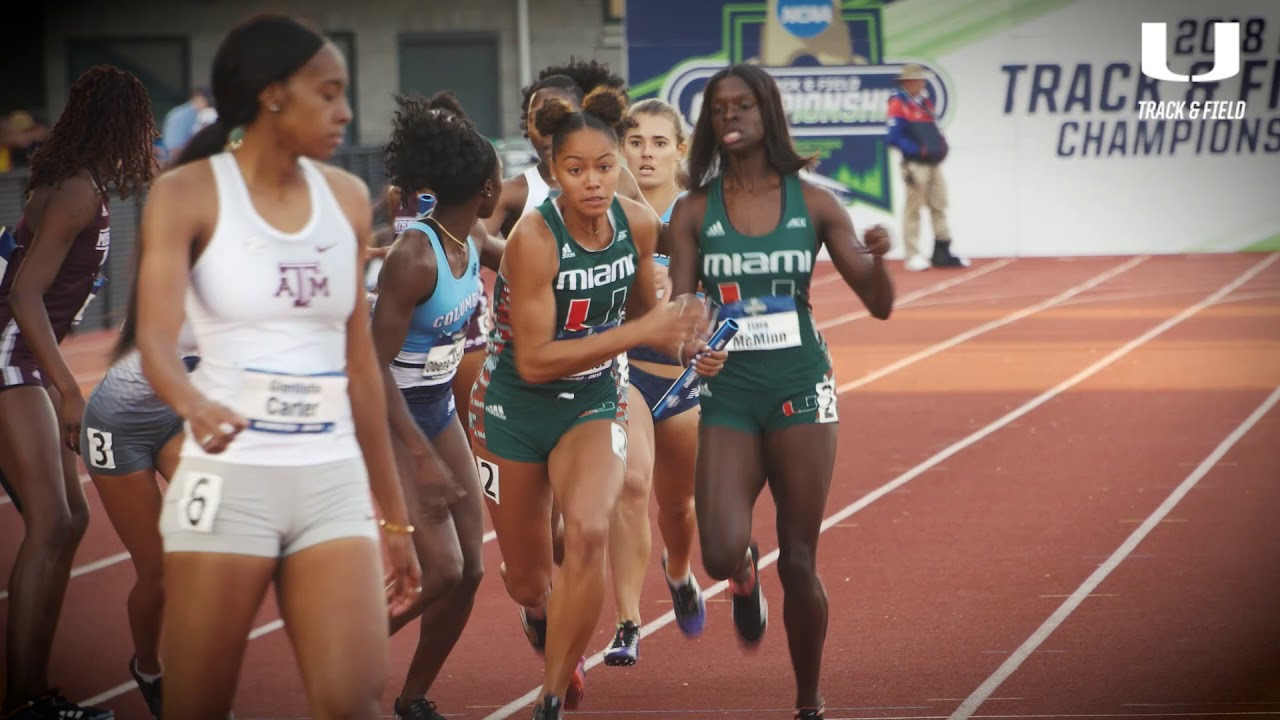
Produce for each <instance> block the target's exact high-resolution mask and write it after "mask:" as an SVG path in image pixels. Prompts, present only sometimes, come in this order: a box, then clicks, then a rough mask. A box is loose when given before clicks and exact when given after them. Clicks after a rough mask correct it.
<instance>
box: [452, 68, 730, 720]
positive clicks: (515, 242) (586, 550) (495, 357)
mask: <svg viewBox="0 0 1280 720" xmlns="http://www.w3.org/2000/svg"><path fill="white" fill-rule="evenodd" d="M582 108H583V110H582V111H581V112H574V111H573V110H572V108H570V107H569V105H568V104H567V103H564V102H563V101H560V100H556V99H551V100H548V101H547V102H546V103H545V104H544V105H543V106H542V108H541V109H540V110H539V112H538V115H537V118H536V122H537V123H538V127H539V130H540V131H541V132H542V134H543V135H545V136H546V137H549V138H551V171H552V174H553V175H554V176H555V178H556V180H557V181H558V183H559V185H560V187H561V188H562V189H563V192H562V194H561V195H560V196H559V197H557V198H553V199H549V200H547V201H546V202H545V203H543V204H542V205H541V206H539V207H538V208H537V209H535V210H532V211H530V212H529V213H527V214H525V215H524V216H523V217H522V218H521V219H520V220H519V221H518V222H517V223H516V225H515V227H514V228H513V229H512V231H511V236H510V238H509V239H508V242H507V249H506V253H505V254H504V255H503V259H502V266H501V271H500V272H499V278H498V284H497V285H496V287H495V295H496V301H495V303H494V316H495V320H496V322H495V327H494V330H493V332H492V333H491V335H490V340H489V347H488V352H487V358H486V360H485V365H484V369H483V370H482V371H481V374H480V378H479V379H478V380H477V381H476V386H475V390H474V391H473V393H472V398H471V408H470V416H471V429H472V436H473V442H474V447H475V451H476V458H477V463H478V466H479V470H480V480H481V486H482V490H483V492H484V494H485V495H486V497H487V500H488V504H489V514H490V517H491V518H492V519H493V526H494V531H495V532H496V533H497V536H498V545H499V547H500V548H501V549H502V557H503V560H504V564H503V566H502V568H501V573H502V577H503V580H504V581H505V583H506V587H507V592H508V594H510V595H511V597H512V598H513V599H514V600H515V601H516V602H518V603H520V604H521V605H523V606H526V607H528V608H531V609H534V610H536V611H537V612H538V613H539V614H541V612H542V611H543V609H544V608H545V612H546V636H545V644H544V647H545V667H544V678H543V688H542V691H541V693H540V694H539V701H538V706H537V709H536V711H535V714H534V717H535V718H542V719H543V720H558V718H559V717H560V713H561V711H562V708H568V709H572V707H573V706H575V705H576V703H577V701H578V700H579V699H580V698H581V695H582V682H583V678H582V672H583V670H582V660H581V659H580V658H582V655H583V652H584V651H585V649H586V646H587V644H588V642H589V641H590V640H591V637H592V635H593V633H594V629H595V626H596V622H597V620H598V619H599V617H600V610H601V607H602V605H603V602H604V591H605V555H606V546H607V540H608V537H609V523H610V516H611V513H612V510H613V507H614V505H615V504H616V502H617V499H618V494H619V492H620V490H621V487H622V480H623V464H624V459H625V458H626V455H627V430H626V427H625V425H626V403H625V398H626V392H627V384H626V380H625V367H626V366H625V361H620V360H619V355H621V354H622V353H625V352H626V351H627V350H628V349H630V348H632V347H635V346H637V345H652V346H656V347H660V348H665V349H668V350H669V351H671V352H678V350H679V349H680V348H682V347H683V348H688V349H691V350H696V351H697V353H698V357H697V358H696V360H695V364H696V367H697V369H698V372H699V373H700V374H702V375H704V376H710V375H714V374H715V373H716V372H718V371H719V370H720V368H721V367H723V364H724V360H725V357H726V355H727V354H726V353H725V352H724V351H720V352H712V351H711V350H710V348H707V347H706V346H705V338H703V337H702V336H703V335H705V325H706V322H705V321H706V308H705V306H704V305H703V304H702V303H701V301H698V300H697V299H695V298H689V299H688V301H687V302H672V303H658V301H657V287H656V285H655V283H654V271H653V248H654V246H655V244H656V243H657V236H658V229H659V226H660V223H659V221H658V219H657V217H656V215H655V214H654V213H653V212H652V211H651V210H650V209H649V208H648V207H647V206H645V205H642V204H640V203H637V202H634V201H632V200H629V199H626V198H617V197H616V196H615V195H616V192H615V191H616V188H617V184H618V175H619V173H620V171H621V168H620V158H619V149H618V136H617V132H616V130H615V128H616V127H617V125H618V123H619V121H620V120H621V119H622V113H623V110H624V108H625V100H624V98H623V97H622V95H621V93H619V92H618V91H617V90H616V89H612V88H601V89H598V90H596V91H593V92H592V93H590V94H588V95H587V97H586V98H584V99H583V103H582ZM624 320H625V322H624ZM553 497H554V499H555V501H556V502H557V504H558V506H559V508H560V510H561V512H562V514H563V517H564V526H565V537H564V560H563V565H562V566H561V570H560V573H559V575H558V576H557V578H556V582H555V585H554V588H552V585H551V573H552V569H551V568H552V546H551V503H552V499H553ZM548 591H550V594H549V595H548Z"/></svg>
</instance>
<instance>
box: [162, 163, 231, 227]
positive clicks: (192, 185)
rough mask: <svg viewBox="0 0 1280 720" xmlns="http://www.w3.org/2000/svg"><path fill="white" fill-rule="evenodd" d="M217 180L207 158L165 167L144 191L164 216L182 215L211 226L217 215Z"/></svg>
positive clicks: (178, 217) (204, 225) (192, 221)
mask: <svg viewBox="0 0 1280 720" xmlns="http://www.w3.org/2000/svg"><path fill="white" fill-rule="evenodd" d="M217 188H218V184H217V181H215V180H214V177H213V164H212V163H211V162H209V159H208V158H204V159H201V160H196V161H194V162H189V163H186V164H185V165H179V166H178V167H175V168H172V169H170V170H166V171H165V172H163V173H161V174H160V176H159V177H157V178H156V179H155V180H153V181H152V182H151V189H150V190H149V191H148V194H147V206H148V207H149V208H159V209H162V210H163V212H164V214H165V216H167V217H169V218H173V219H180V218H185V219H186V220H187V221H189V222H190V223H192V224H194V225H196V226H201V227H208V228H212V226H213V224H214V222H215V221H216V218H217V215H218V189H217Z"/></svg>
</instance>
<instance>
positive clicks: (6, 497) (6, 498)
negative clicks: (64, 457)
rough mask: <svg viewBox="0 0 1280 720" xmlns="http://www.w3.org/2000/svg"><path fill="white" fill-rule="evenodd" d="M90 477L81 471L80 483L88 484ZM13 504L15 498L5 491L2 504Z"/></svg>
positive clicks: (1, 499) (0, 501) (1, 496)
mask: <svg viewBox="0 0 1280 720" xmlns="http://www.w3.org/2000/svg"><path fill="white" fill-rule="evenodd" d="M90 479H91V478H90V477H89V476H88V475H86V474H85V473H80V484H81V485H86V484H88V482H89V480H90ZM0 492H3V491H0ZM12 504H13V498H11V497H9V493H4V494H2V495H0V505H12Z"/></svg>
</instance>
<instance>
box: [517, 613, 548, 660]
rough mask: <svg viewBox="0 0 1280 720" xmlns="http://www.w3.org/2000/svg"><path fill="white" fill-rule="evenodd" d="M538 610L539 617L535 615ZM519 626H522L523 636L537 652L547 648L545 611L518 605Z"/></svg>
mask: <svg viewBox="0 0 1280 720" xmlns="http://www.w3.org/2000/svg"><path fill="white" fill-rule="evenodd" d="M539 612H540V614H541V617H536V614H538V613H539ZM520 626H521V627H523V628H524V635H525V637H527V638H529V644H530V645H532V646H533V649H534V651H535V652H537V653H542V651H543V650H546V649H547V611H546V610H542V611H537V610H532V609H530V608H527V607H525V606H523V605H521V606H520Z"/></svg>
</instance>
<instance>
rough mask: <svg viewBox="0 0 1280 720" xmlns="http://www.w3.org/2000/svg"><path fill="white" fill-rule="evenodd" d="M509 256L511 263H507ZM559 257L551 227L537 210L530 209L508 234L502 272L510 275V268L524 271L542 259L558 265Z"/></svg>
mask: <svg viewBox="0 0 1280 720" xmlns="http://www.w3.org/2000/svg"><path fill="white" fill-rule="evenodd" d="M508 258H511V263H512V264H511V265H508V263H507V259H508ZM558 258H559V255H558V253H557V252H556V239H555V235H554V234H552V232H551V228H549V227H547V223H546V222H545V221H544V220H543V219H542V215H541V214H540V213H539V212H538V211H537V210H530V211H529V212H527V213H525V214H524V215H522V216H520V220H519V221H517V222H516V226H515V227H514V228H512V229H511V234H510V235H508V236H507V248H506V252H504V253H503V255H502V272H503V274H504V275H507V276H508V277H510V275H509V274H508V271H509V270H512V269H514V270H516V271H517V272H520V271H524V270H527V269H528V266H529V265H530V264H532V263H537V262H540V261H542V260H548V261H551V262H554V263H555V264H556V265H557V266H558V265H559V259H558ZM530 261H532V263H531V262H530Z"/></svg>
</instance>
